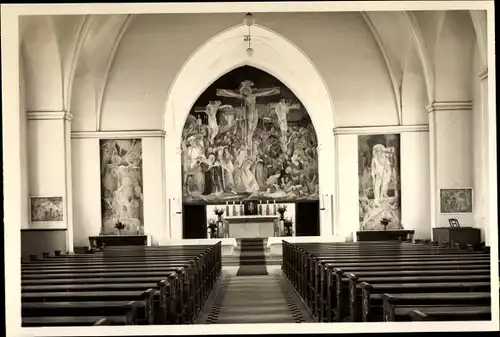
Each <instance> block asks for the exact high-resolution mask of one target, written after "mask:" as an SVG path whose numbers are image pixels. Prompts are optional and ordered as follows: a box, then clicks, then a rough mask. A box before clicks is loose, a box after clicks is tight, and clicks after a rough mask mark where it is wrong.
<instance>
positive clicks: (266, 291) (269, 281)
mask: <svg viewBox="0 0 500 337" xmlns="http://www.w3.org/2000/svg"><path fill="white" fill-rule="evenodd" d="M233 270H234V271H233ZM314 322H315V320H314V319H313V318H312V316H311V315H310V313H309V312H308V310H307V308H306V307H305V305H304V304H303V303H302V301H301V300H300V298H299V297H298V295H297V294H296V293H295V291H294V289H293V287H292V286H291V285H290V283H289V282H288V280H287V279H286V278H285V277H284V276H283V273H282V272H281V270H280V268H279V266H270V267H269V274H268V275H261V276H240V277H236V267H223V270H222V276H221V279H220V281H219V283H218V285H217V286H216V288H215V290H214V293H212V294H211V296H210V298H209V299H208V300H207V303H206V305H205V307H204V308H203V309H202V312H201V314H200V316H199V317H198V320H197V322H196V324H247V323H278V324H279V323H314Z"/></svg>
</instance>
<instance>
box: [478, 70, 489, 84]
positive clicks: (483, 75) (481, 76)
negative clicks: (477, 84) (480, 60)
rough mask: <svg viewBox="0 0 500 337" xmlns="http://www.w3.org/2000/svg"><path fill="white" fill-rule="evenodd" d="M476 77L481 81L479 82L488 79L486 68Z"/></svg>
mask: <svg viewBox="0 0 500 337" xmlns="http://www.w3.org/2000/svg"><path fill="white" fill-rule="evenodd" d="M477 75H478V76H479V78H480V79H481V81H484V80H485V79H487V78H488V68H484V69H483V70H481V71H480V72H479V73H478V74H477Z"/></svg>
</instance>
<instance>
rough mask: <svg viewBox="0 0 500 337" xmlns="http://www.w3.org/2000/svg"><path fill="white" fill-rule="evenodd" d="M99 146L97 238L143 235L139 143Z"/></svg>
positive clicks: (103, 143)
mask: <svg viewBox="0 0 500 337" xmlns="http://www.w3.org/2000/svg"><path fill="white" fill-rule="evenodd" d="M100 143H101V144H100V145H101V182H102V183H101V207H102V227H101V234H116V233H118V230H117V229H116V228H115V225H116V223H118V222H121V223H123V224H124V225H125V228H124V229H123V230H122V231H121V232H122V233H123V234H129V235H131V234H138V233H139V234H143V233H144V227H143V226H144V219H143V200H144V196H143V183H142V142H141V140H140V139H120V140H117V139H103V140H101V142H100Z"/></svg>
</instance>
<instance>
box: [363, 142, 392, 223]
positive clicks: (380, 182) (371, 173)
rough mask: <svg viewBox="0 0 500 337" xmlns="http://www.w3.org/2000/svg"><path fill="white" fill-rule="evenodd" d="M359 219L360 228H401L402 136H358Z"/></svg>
mask: <svg viewBox="0 0 500 337" xmlns="http://www.w3.org/2000/svg"><path fill="white" fill-rule="evenodd" d="M358 159H359V161H358V165H359V221H360V229H361V230H380V229H384V227H383V226H382V225H381V223H380V220H382V218H388V219H390V220H391V222H390V223H389V225H388V226H387V229H394V228H401V187H400V186H401V185H400V166H399V163H400V136H399V134H390V135H360V136H358Z"/></svg>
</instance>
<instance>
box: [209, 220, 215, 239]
mask: <svg viewBox="0 0 500 337" xmlns="http://www.w3.org/2000/svg"><path fill="white" fill-rule="evenodd" d="M207 227H208V229H210V238H211V239H214V238H216V237H217V233H216V232H217V221H215V219H210V220H208V226H207Z"/></svg>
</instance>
